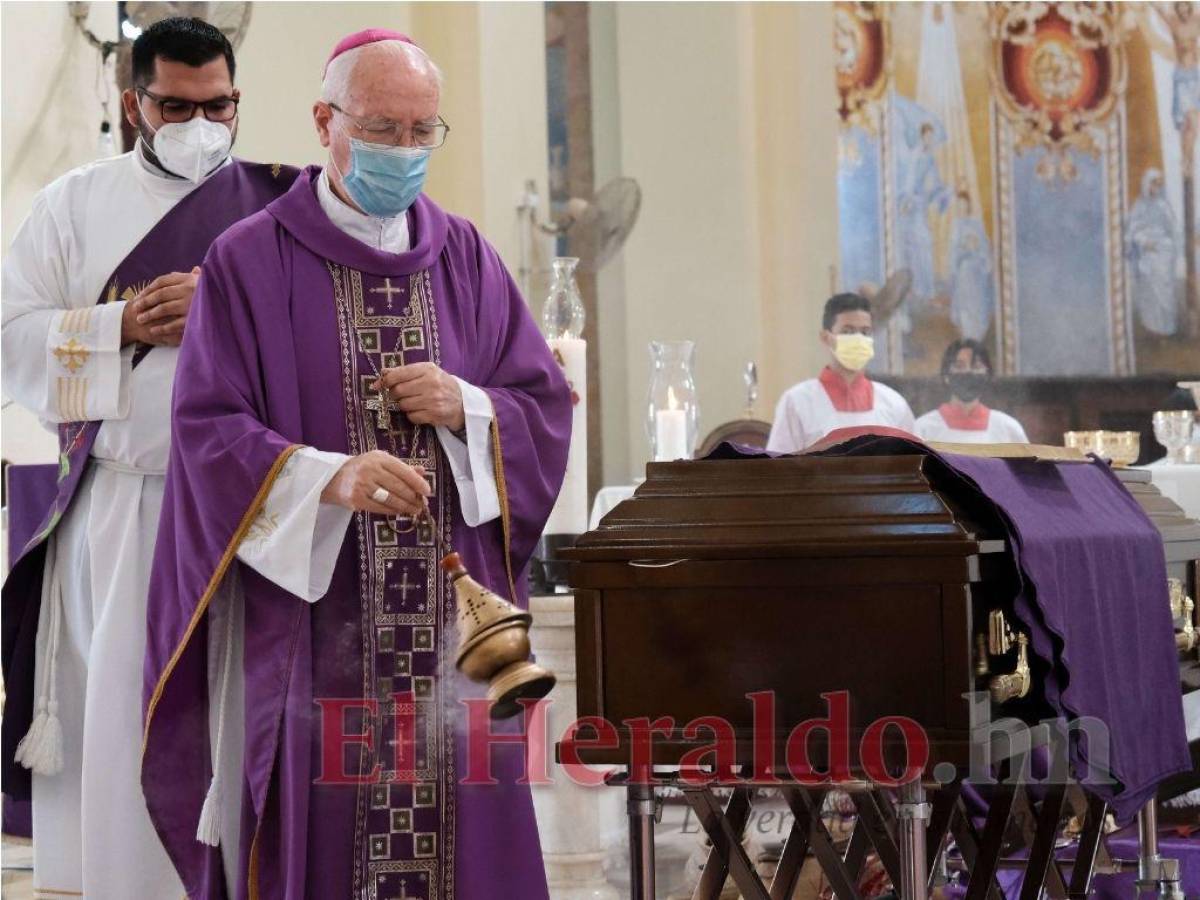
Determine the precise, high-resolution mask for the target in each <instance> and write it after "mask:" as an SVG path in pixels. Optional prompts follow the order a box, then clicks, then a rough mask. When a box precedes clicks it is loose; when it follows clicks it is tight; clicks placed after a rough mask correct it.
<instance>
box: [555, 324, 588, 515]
mask: <svg viewBox="0 0 1200 900" xmlns="http://www.w3.org/2000/svg"><path fill="white" fill-rule="evenodd" d="M546 343H548V344H549V345H550V350H551V352H553V353H554V359H555V360H556V361H557V362H558V364H559V365H560V366H562V370H563V374H564V375H565V376H566V378H567V385H568V387H570V389H571V403H572V404H573V406H572V414H571V443H570V445H569V449H568V450H567V474H566V476H565V477H564V478H563V485H562V490H560V491H559V492H558V500H557V501H556V502H555V504H554V509H553V510H552V511H551V513H550V519H549V521H547V522H546V529H545V534H583V533H584V532H585V531H587V530H588V495H587V494H588V492H587V341H585V340H583V338H571V337H558V338H550V339H549V340H548V341H547V342H546Z"/></svg>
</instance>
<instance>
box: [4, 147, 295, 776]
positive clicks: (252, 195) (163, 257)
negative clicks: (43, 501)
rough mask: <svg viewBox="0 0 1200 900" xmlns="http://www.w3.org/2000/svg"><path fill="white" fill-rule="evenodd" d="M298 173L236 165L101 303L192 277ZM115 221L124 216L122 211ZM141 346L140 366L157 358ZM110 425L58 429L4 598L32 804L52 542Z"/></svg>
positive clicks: (8, 749)
mask: <svg viewBox="0 0 1200 900" xmlns="http://www.w3.org/2000/svg"><path fill="white" fill-rule="evenodd" d="M297 174H298V170H297V169H294V168H292V167H291V166H282V165H278V164H272V165H268V164H265V163H248V162H245V161H243V160H240V159H235V160H233V161H232V162H231V163H229V164H228V165H226V166H224V167H223V168H222V169H221V170H220V171H219V172H217V173H216V174H214V175H213V176H212V177H210V178H208V179H207V180H206V181H205V182H204V183H203V184H202V185H200V186H199V187H197V188H196V189H195V190H194V191H192V192H191V193H190V194H188V195H187V196H186V197H184V198H183V199H182V200H180V201H179V202H178V203H176V204H175V205H174V206H173V207H171V209H170V211H168V212H167V214H166V215H164V216H163V217H162V218H161V219H159V220H158V222H156V223H155V224H154V227H153V228H151V229H150V230H149V231H148V232H146V235H145V236H144V237H143V238H142V239H141V240H140V241H139V242H138V244H137V246H136V247H134V248H133V250H131V251H130V252H129V255H128V256H126V257H125V259H123V260H122V261H121V264H120V265H119V266H117V268H116V271H114V272H113V274H112V275H111V276H110V277H109V279H108V281H107V283H106V284H105V286H104V291H103V293H101V295H100V296H99V297H98V298H97V299H96V303H97V304H100V303H112V302H115V301H118V300H132V299H134V298H135V297H136V296H137V295H138V294H139V293H140V292H141V291H142V289H144V288H145V287H146V286H147V285H148V284H149V283H150V282H151V281H153V280H154V279H155V278H158V277H159V276H160V275H166V274H168V273H170V272H190V271H191V270H192V269H193V268H194V267H196V266H198V265H200V263H201V262H202V261H203V259H204V254H205V253H207V252H208V248H209V245H210V244H212V242H213V241H214V240H215V239H216V237H217V235H219V234H220V233H221V232H222V231H224V230H225V229H226V228H228V227H229V226H230V225H232V224H233V223H234V222H236V221H238V220H239V219H244V218H245V217H246V216H249V215H251V214H252V213H256V212H258V211H260V210H261V209H262V208H263V207H265V206H266V205H267V204H268V203H270V202H271V201H272V200H274V199H276V198H277V197H279V196H280V195H281V194H283V193H284V192H285V191H286V190H287V189H288V188H289V187H291V185H292V182H293V181H295V179H296V175H297ZM114 215H119V211H116V210H114ZM152 350H153V348H152V347H150V346H148V345H144V344H142V345H139V346H138V347H137V349H136V350H135V352H134V357H133V364H134V365H135V366H136V365H137V364H138V363H139V362H141V360H142V359H143V358H144V357H145V355H146V354H147V353H149V352H152ZM102 424H103V422H99V421H94V422H64V423H62V424H61V425H59V426H58V487H57V490H56V492H55V496H54V500H53V502H52V503H51V504H49V505H48V508H47V511H46V514H45V516H44V518H43V519H42V520H41V522H40V524H39V525H38V527H37V528H36V529H35V530H34V532H33V535H32V536H31V537H29V539H28V541H26V543H25V544H23V545H22V548H21V552H20V553H19V554H16V553H14V554H13V555H12V556H11V557H10V560H11V561H12V564H11V567H10V569H9V574H8V578H7V579H6V580H5V582H4V594H3V598H4V599H3V604H4V607H3V622H4V630H3V635H4V636H3V663H4V686H5V692H6V695H7V696H6V700H5V706H4V722H3V779H4V792H5V793H6V794H10V795H12V796H16V797H26V798H27V797H28V796H29V790H30V780H29V771H28V770H27V769H24V768H22V767H21V766H19V765H17V763H16V761H15V759H14V753H15V752H16V748H17V743H18V742H19V741H20V740H21V738H22V737H24V736H25V732H26V731H28V730H29V725H30V722H31V721H32V719H33V666H34V652H35V646H36V643H37V626H38V615H39V612H40V610H41V598H42V572H43V570H44V568H45V561H46V539H47V538H48V537H49V536H50V535H51V533H52V532H53V531H54V529H55V527H57V525H58V523H59V522H60V521H61V520H62V517H63V515H65V514H66V511H67V508H68V507H69V506H70V505H71V500H72V499H73V498H74V497H75V491H76V489H77V488H78V487H79V485H80V483H81V482H82V481H83V476H84V475H85V474H86V473H87V470H88V467H89V466H90V464H91V452H92V445H93V444H94V443H95V442H96V435H97V434H98V433H99V432H100V426H101V425H102Z"/></svg>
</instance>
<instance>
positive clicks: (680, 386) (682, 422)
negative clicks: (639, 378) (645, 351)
mask: <svg viewBox="0 0 1200 900" xmlns="http://www.w3.org/2000/svg"><path fill="white" fill-rule="evenodd" d="M695 354H696V345H695V344H694V343H692V342H691V341H651V342H650V389H649V391H648V393H647V399H646V435H647V437H649V439H650V458H651V459H652V460H654V461H655V462H664V461H670V460H675V459H691V458H692V455H693V454H694V453H695V451H696V441H697V437H698V429H699V425H700V406H699V403H698V402H697V398H696V379H695V377H694V375H693V369H694V366H695Z"/></svg>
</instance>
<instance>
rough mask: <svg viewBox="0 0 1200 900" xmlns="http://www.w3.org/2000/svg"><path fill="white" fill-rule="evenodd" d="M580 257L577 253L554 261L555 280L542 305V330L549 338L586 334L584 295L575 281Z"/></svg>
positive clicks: (573, 336)
mask: <svg viewBox="0 0 1200 900" xmlns="http://www.w3.org/2000/svg"><path fill="white" fill-rule="evenodd" d="M578 265H579V260H578V259H576V258H575V257H573V256H556V257H555V258H554V262H553V263H552V266H553V270H554V280H553V281H552V282H551V284H550V293H549V294H547V295H546V302H545V304H543V306H542V333H543V334H544V335H545V336H546V338H547V340H554V339H556V338H579V337H582V336H583V323H584V309H583V298H582V297H581V296H580V295H579V285H577V284H576V283H575V267H576V266H578Z"/></svg>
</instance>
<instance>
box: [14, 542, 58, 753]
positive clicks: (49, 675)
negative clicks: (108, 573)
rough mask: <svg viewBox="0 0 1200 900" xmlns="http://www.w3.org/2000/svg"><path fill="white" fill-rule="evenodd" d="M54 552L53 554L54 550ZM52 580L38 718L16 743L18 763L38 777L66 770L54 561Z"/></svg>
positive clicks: (51, 566)
mask: <svg viewBox="0 0 1200 900" xmlns="http://www.w3.org/2000/svg"><path fill="white" fill-rule="evenodd" d="M51 552H53V551H51ZM46 574H47V577H49V578H50V579H51V581H50V622H49V626H48V627H47V629H46V630H47V632H48V636H47V638H46V671H45V673H44V674H43V675H42V692H41V694H40V695H39V696H38V703H37V715H35V716H34V719H33V722H32V723H31V724H30V726H29V731H27V732H26V733H25V737H23V738H21V742H20V743H19V744H17V751H16V754H15V756H16V760H17V762H19V763H20V764H21V765H23V766H24V767H25V768H27V769H29V770H30V771H31V772H33V773H34V774H35V775H57V774H58V773H59V772H61V771H62V768H63V732H62V721H61V720H60V719H59V718H58V672H57V669H58V666H57V664H56V663H57V659H58V645H59V642H60V640H61V632H62V616H63V611H62V589H61V587H60V585H59V584H58V578H57V573H56V572H55V567H54V564H53V562H51V564H50V565H49V566H47V573H46Z"/></svg>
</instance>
